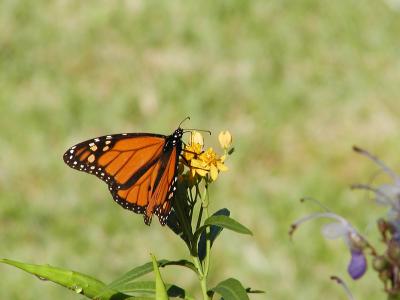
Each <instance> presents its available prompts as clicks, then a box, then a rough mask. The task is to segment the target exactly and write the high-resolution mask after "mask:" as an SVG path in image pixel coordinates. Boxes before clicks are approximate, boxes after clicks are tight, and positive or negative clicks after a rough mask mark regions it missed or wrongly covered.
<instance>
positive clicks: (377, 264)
mask: <svg viewBox="0 0 400 300" xmlns="http://www.w3.org/2000/svg"><path fill="white" fill-rule="evenodd" d="M387 266H388V261H387V260H386V258H385V257H383V256H376V257H374V259H373V260H372V267H373V268H374V270H376V271H378V272H381V271H383V270H385V269H386V267H387Z"/></svg>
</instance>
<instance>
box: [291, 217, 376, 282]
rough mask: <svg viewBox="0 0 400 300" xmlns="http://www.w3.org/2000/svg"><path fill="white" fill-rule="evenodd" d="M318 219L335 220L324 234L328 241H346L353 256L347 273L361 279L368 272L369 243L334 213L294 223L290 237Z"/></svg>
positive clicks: (327, 225) (324, 228) (323, 230)
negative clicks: (366, 253) (306, 223)
mask: <svg viewBox="0 0 400 300" xmlns="http://www.w3.org/2000/svg"><path fill="white" fill-rule="evenodd" d="M317 218H328V219H334V220H335V221H334V222H332V223H328V224H326V225H324V226H323V227H322V234H323V236H324V237H325V238H326V239H338V238H342V239H343V240H344V242H345V243H346V245H347V247H348V249H349V252H350V254H351V260H350V263H349V266H348V269H347V271H348V273H349V275H350V276H351V278H353V279H358V278H361V277H362V276H363V275H364V273H365V271H366V270H367V260H366V258H365V255H364V252H363V249H364V248H365V247H367V246H368V243H367V242H366V240H365V239H364V238H363V237H362V236H361V235H360V234H359V233H358V232H357V230H356V229H355V228H354V227H353V226H352V225H351V224H350V222H348V221H347V220H346V219H345V218H343V217H341V216H339V215H337V214H334V213H332V212H321V213H314V214H311V215H308V216H306V217H304V218H302V219H299V220H297V221H296V222H295V223H293V224H292V228H291V231H290V232H289V233H290V235H292V234H293V233H294V231H295V230H296V229H297V228H298V227H299V226H300V225H301V224H302V223H304V222H307V221H310V220H313V219H317Z"/></svg>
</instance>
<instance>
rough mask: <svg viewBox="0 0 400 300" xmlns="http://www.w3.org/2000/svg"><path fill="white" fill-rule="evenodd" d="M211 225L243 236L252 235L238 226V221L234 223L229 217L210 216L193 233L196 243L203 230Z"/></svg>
mask: <svg viewBox="0 0 400 300" xmlns="http://www.w3.org/2000/svg"><path fill="white" fill-rule="evenodd" d="M211 225H217V226H219V227H223V228H226V229H230V230H232V231H235V232H238V233H243V234H250V235H252V234H253V233H252V232H251V231H250V229H248V228H246V227H245V226H243V225H242V224H240V223H239V222H238V221H235V220H234V219H232V218H231V217H228V216H224V215H220V216H215V215H214V216H211V217H209V218H208V219H206V220H205V221H204V224H203V226H201V227H200V228H199V229H197V230H196V232H195V233H194V240H195V241H196V242H197V240H198V238H199V236H200V234H201V233H202V232H203V230H205V228H206V227H207V226H211Z"/></svg>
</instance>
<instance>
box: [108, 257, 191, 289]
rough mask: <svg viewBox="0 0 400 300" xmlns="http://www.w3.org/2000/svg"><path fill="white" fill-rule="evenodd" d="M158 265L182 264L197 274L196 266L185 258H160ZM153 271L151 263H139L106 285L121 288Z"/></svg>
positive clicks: (110, 287)
mask: <svg viewBox="0 0 400 300" xmlns="http://www.w3.org/2000/svg"><path fill="white" fill-rule="evenodd" d="M157 263H158V266H159V267H166V266H182V267H186V268H189V269H191V270H193V271H194V272H195V273H196V274H197V270H196V267H195V266H194V265H193V263H191V262H190V261H187V260H185V259H182V260H177V261H170V260H166V259H162V260H159V261H157ZM152 271H153V263H152V262H148V263H145V264H144V265H141V266H139V267H136V268H134V269H132V270H130V271H128V272H126V273H125V274H124V275H122V276H121V277H119V278H117V279H116V280H114V281H113V282H111V283H110V284H109V285H108V286H107V287H108V288H109V289H114V290H121V288H122V287H123V286H124V285H126V284H127V283H129V282H132V281H134V280H135V279H137V278H140V277H142V276H144V275H146V274H148V273H151V272H152Z"/></svg>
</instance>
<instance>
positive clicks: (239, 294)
mask: <svg viewBox="0 0 400 300" xmlns="http://www.w3.org/2000/svg"><path fill="white" fill-rule="evenodd" d="M213 290H214V291H215V292H217V293H218V294H220V295H221V296H222V297H223V299H229V300H249V296H247V293H246V290H245V289H244V287H243V286H242V284H241V283H240V281H239V280H237V279H234V278H228V279H226V280H224V281H221V282H220V283H218V284H217V286H216V287H215V288H213Z"/></svg>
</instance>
